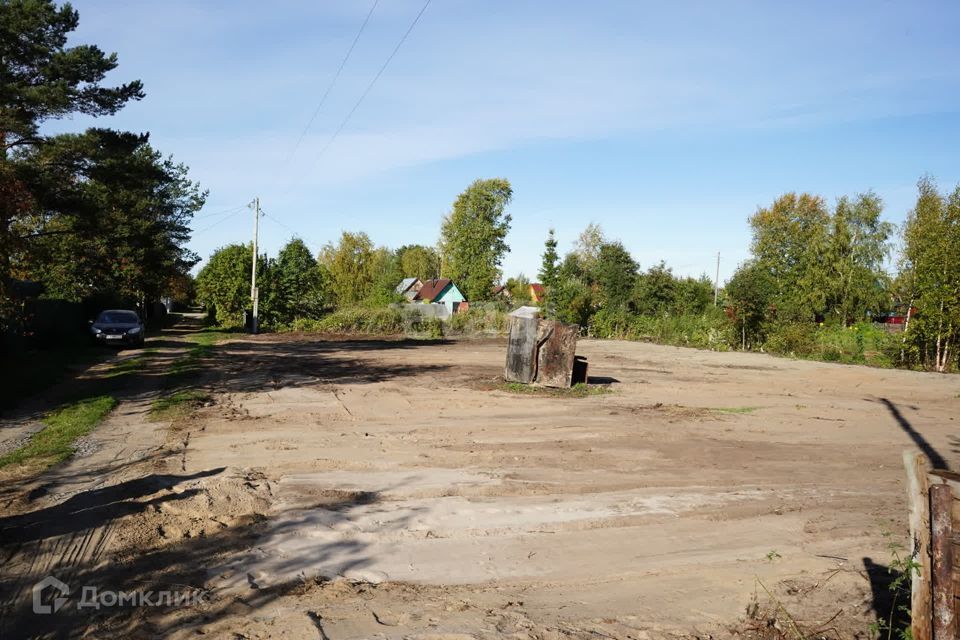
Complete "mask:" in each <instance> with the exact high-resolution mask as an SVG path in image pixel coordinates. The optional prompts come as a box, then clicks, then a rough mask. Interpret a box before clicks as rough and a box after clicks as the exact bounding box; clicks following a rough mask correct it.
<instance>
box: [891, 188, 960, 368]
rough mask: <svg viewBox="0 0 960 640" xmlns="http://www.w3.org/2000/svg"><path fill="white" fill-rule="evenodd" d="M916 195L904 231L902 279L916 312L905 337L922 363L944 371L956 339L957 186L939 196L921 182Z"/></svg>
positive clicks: (959, 300)
mask: <svg viewBox="0 0 960 640" xmlns="http://www.w3.org/2000/svg"><path fill="white" fill-rule="evenodd" d="M918 191H919V194H918V196H917V203H916V205H915V207H914V209H913V211H911V212H910V214H909V215H908V217H907V221H906V224H905V225H904V230H903V242H904V247H903V269H902V270H903V272H904V273H905V274H906V275H905V276H904V277H903V279H902V281H903V282H904V283H906V284H907V286H909V289H910V291H909V294H908V295H909V298H910V299H911V306H916V307H917V310H918V313H917V316H916V318H913V319H912V320H911V323H910V325H909V327H907V331H908V332H909V334H908V337H906V336H905V337H906V338H907V339H908V340H909V341H910V343H911V345H912V347H913V351H914V353H915V354H916V355H917V357H918V358H919V359H920V361H921V362H923V363H925V364H927V365H928V366H932V368H933V369H935V370H936V371H941V372H943V371H946V370H947V369H948V368H949V367H950V365H951V363H952V362H953V361H955V360H956V359H957V343H958V341H960V260H958V256H960V186H958V187H957V188H956V189H955V190H954V191H953V193H951V194H949V195H948V196H943V195H941V194H940V193H939V192H938V190H937V185H936V184H935V183H934V182H933V180H931V179H930V178H923V179H921V180H920V182H919V184H918Z"/></svg>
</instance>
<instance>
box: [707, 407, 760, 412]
mask: <svg viewBox="0 0 960 640" xmlns="http://www.w3.org/2000/svg"><path fill="white" fill-rule="evenodd" d="M759 408H760V407H713V408H712V409H710V411H716V412H717V413H753V412H754V411H756V410H757V409H759Z"/></svg>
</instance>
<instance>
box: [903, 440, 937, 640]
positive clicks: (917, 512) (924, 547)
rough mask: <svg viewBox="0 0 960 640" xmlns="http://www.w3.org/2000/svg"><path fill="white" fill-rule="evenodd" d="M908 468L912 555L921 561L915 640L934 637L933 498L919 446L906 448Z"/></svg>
mask: <svg viewBox="0 0 960 640" xmlns="http://www.w3.org/2000/svg"><path fill="white" fill-rule="evenodd" d="M903 465H904V467H906V471H907V500H908V503H909V505H910V542H911V545H912V547H913V548H912V549H911V552H912V555H913V557H914V558H915V559H916V562H917V564H919V565H920V570H919V575H917V573H916V572H915V573H914V574H913V576H911V577H912V580H911V582H910V585H911V592H910V627H911V631H912V633H913V640H932V639H933V621H932V616H931V613H932V610H933V607H932V605H933V603H932V599H933V591H932V589H931V585H930V575H931V574H930V498H929V492H928V490H929V485H928V484H927V459H926V457H924V455H923V454H922V453H920V452H919V451H917V450H909V451H904V452H903Z"/></svg>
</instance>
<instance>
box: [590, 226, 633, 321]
mask: <svg viewBox="0 0 960 640" xmlns="http://www.w3.org/2000/svg"><path fill="white" fill-rule="evenodd" d="M637 270H638V266H637V263H636V261H635V260H634V259H633V256H631V255H630V252H629V251H627V250H626V248H625V247H624V246H623V244H621V243H620V242H604V243H603V244H602V245H600V251H599V253H598V254H597V259H596V264H595V265H594V266H593V269H592V271H593V276H594V279H595V280H596V283H597V285H598V286H599V288H600V298H601V300H602V304H603V306H604V307H607V308H611V309H613V308H625V307H626V306H627V303H628V302H629V300H630V296H631V295H632V293H633V288H634V285H635V284H636V280H637Z"/></svg>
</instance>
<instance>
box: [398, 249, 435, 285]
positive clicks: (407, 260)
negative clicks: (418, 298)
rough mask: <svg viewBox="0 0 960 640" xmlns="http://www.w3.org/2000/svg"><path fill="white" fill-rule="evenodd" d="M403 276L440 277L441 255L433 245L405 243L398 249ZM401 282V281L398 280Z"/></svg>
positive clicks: (423, 278) (422, 278)
mask: <svg viewBox="0 0 960 640" xmlns="http://www.w3.org/2000/svg"><path fill="white" fill-rule="evenodd" d="M397 255H398V256H399V258H400V270H401V271H402V273H403V275H402V276H401V279H402V278H420V279H421V280H434V279H436V278H439V277H440V256H439V255H438V254H437V251H436V249H434V248H433V247H425V246H423V245H420V244H410V245H405V246H403V247H400V248H399V249H397ZM397 284H399V282H397Z"/></svg>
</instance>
